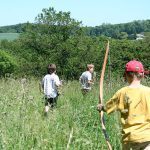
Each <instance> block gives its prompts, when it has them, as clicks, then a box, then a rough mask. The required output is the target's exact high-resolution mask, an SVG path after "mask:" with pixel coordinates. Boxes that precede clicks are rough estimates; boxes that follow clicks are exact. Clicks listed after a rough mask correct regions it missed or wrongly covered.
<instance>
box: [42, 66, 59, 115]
mask: <svg viewBox="0 0 150 150" xmlns="http://www.w3.org/2000/svg"><path fill="white" fill-rule="evenodd" d="M47 72H48V74H47V75H45V76H44V78H43V80H42V88H43V90H44V95H45V113H46V114H47V112H48V110H49V105H50V107H51V108H53V107H54V106H56V104H57V98H58V88H59V86H60V85H61V83H60V80H59V77H58V76H57V75H56V74H55V73H56V65H55V64H49V65H48V68H47Z"/></svg>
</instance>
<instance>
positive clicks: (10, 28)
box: [0, 23, 26, 33]
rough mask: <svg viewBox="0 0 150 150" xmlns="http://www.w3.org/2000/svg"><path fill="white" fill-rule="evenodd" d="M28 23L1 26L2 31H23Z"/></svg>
mask: <svg viewBox="0 0 150 150" xmlns="http://www.w3.org/2000/svg"><path fill="white" fill-rule="evenodd" d="M24 26H26V23H22V24H16V25H10V26H3V27H0V33H22V32H23V31H24Z"/></svg>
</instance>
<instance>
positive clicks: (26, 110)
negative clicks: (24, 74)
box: [0, 78, 121, 150]
mask: <svg viewBox="0 0 150 150" xmlns="http://www.w3.org/2000/svg"><path fill="white" fill-rule="evenodd" d="M0 82H1V84H0V91H1V92H0V149H1V150H66V149H70V150H97V149H101V150H106V149H107V145H106V141H105V139H104V136H103V133H102V129H101V124H100V119H99V113H98V112H97V110H96V105H97V104H98V95H99V85H98V81H97V83H95V85H94V86H93V89H92V91H91V92H90V93H89V94H88V95H87V97H83V96H82V94H81V91H80V85H79V83H78V82H77V81H68V82H65V83H64V85H63V90H62V95H61V96H59V99H58V106H57V108H56V109H54V110H50V111H49V114H48V117H47V118H45V117H44V115H43V109H44V99H43V94H42V93H41V92H40V89H39V83H40V80H37V79H34V78H31V79H27V80H26V81H25V82H24V81H23V80H22V79H17V80H16V79H12V78H7V79H1V80H0ZM120 87H121V84H120V82H115V83H113V84H111V87H110V84H108V83H105V85H104V99H108V98H110V97H111V96H112V94H113V93H114V92H115V91H116V90H117V89H119V88H120ZM118 118H119V116H118V114H117V112H115V113H114V114H112V115H110V116H107V115H106V116H105V123H106V128H107V132H108V135H109V139H110V142H111V144H112V145H113V147H114V150H120V149H121V140H120V139H121V135H120V133H121V132H120V130H121V129H120V125H119V119H118Z"/></svg>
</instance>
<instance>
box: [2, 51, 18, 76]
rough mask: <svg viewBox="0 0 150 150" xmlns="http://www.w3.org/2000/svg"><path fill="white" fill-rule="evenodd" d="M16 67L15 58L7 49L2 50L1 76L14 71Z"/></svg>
mask: <svg viewBox="0 0 150 150" xmlns="http://www.w3.org/2000/svg"><path fill="white" fill-rule="evenodd" d="M16 68H17V63H16V62H15V59H14V58H13V57H12V56H11V55H9V54H8V53H6V52H5V51H2V50H0V76H2V75H5V74H6V73H13V72H14V71H15V69H16Z"/></svg>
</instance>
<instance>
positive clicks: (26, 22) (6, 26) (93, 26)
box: [0, 19, 150, 28]
mask: <svg viewBox="0 0 150 150" xmlns="http://www.w3.org/2000/svg"><path fill="white" fill-rule="evenodd" d="M146 20H150V19H144V20H133V21H130V22H121V23H115V24H112V23H102V24H100V25H96V26H82V27H97V26H102V25H103V24H106V25H107V24H108V25H109V24H110V25H118V24H128V23H132V22H134V21H146ZM26 23H28V22H24V23H17V24H11V25H5V26H0V28H1V27H7V26H15V25H19V24H26ZM29 23H33V22H29Z"/></svg>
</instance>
